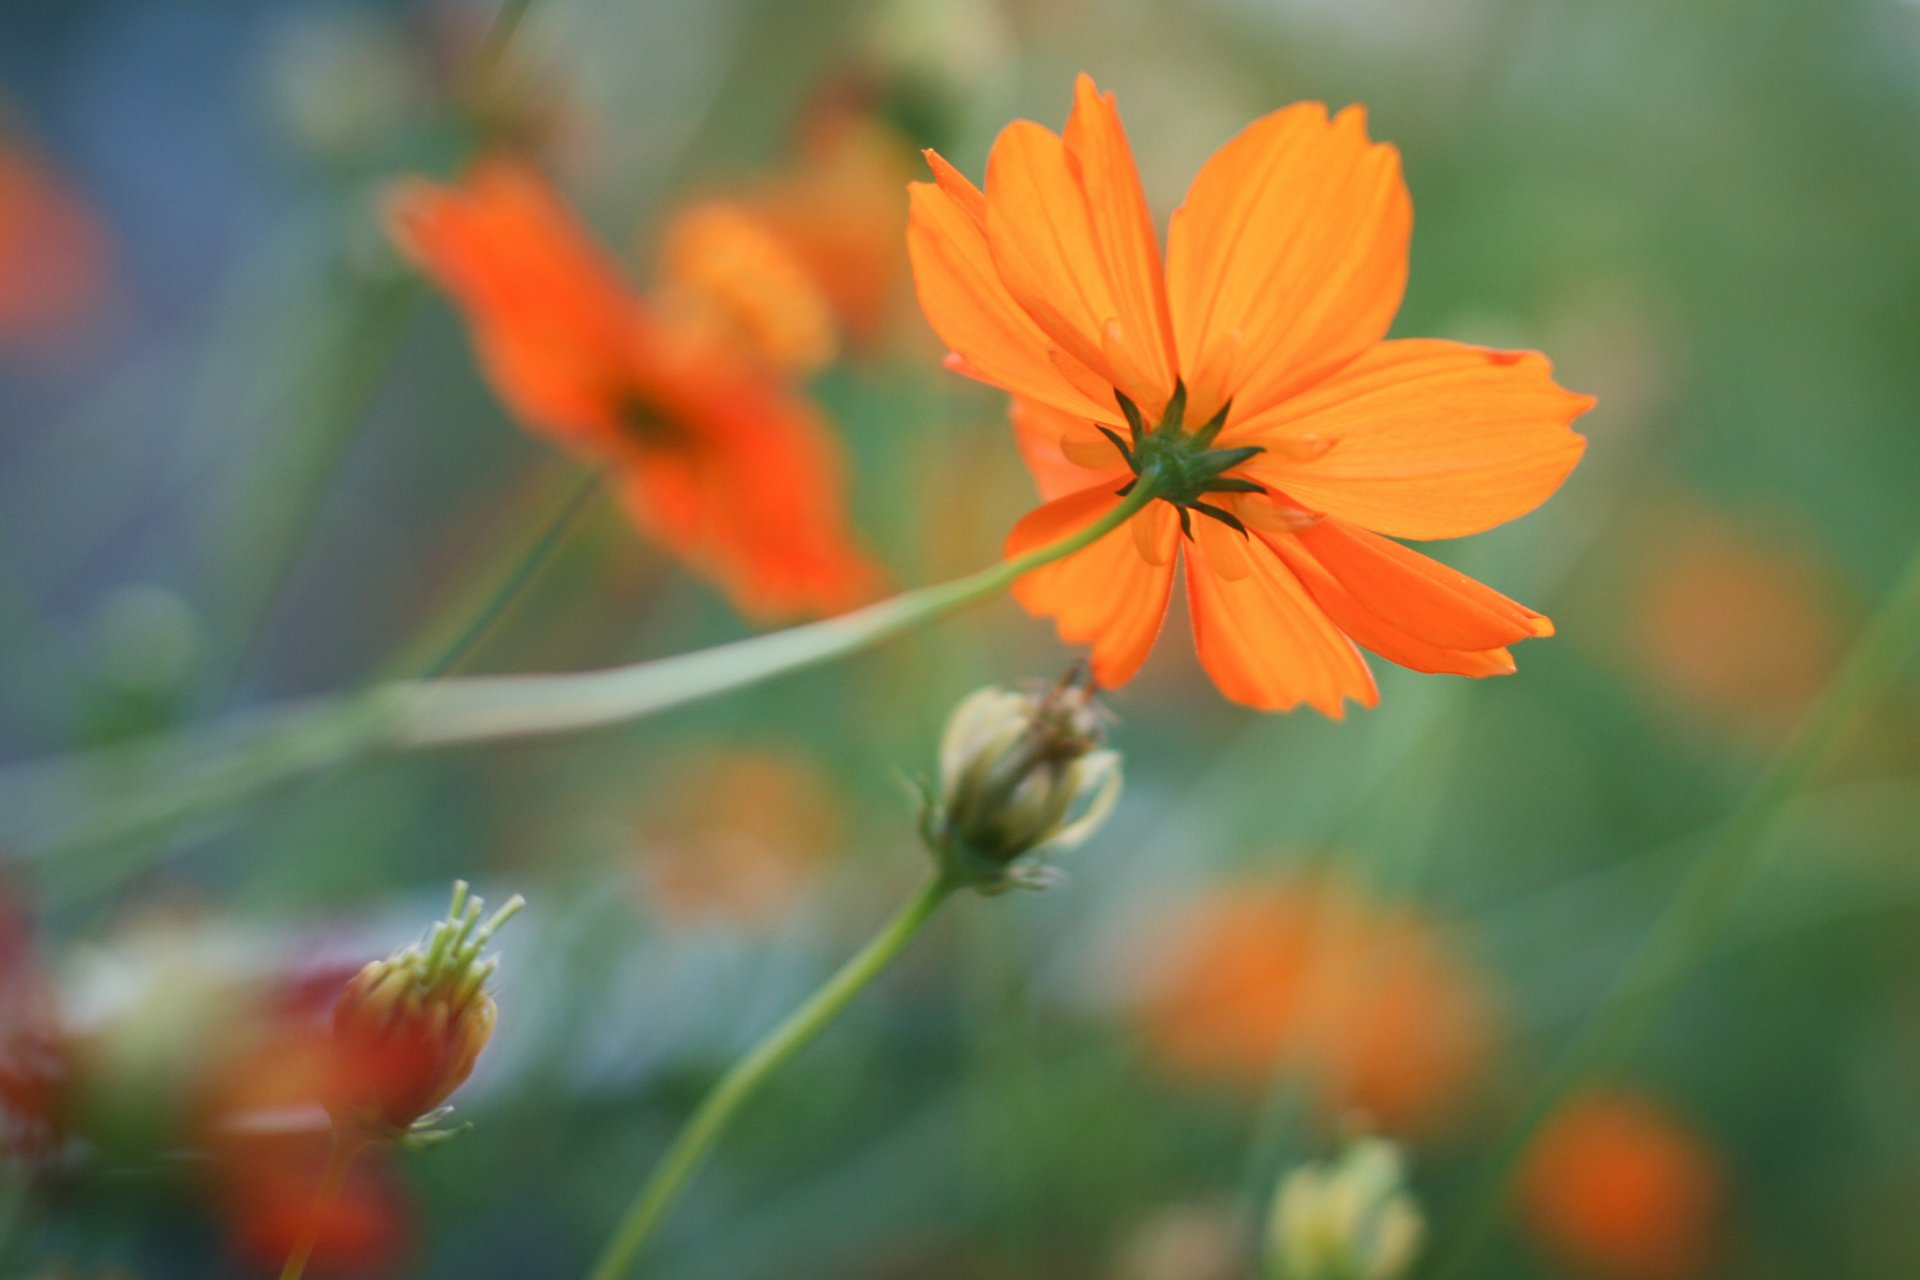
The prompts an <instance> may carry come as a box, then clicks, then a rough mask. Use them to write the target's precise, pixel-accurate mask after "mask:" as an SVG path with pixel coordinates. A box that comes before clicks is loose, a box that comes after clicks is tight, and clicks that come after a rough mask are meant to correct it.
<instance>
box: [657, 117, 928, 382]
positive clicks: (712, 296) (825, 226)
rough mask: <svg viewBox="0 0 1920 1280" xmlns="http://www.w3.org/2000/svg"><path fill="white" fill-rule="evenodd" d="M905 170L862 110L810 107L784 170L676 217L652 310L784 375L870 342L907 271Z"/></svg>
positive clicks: (897, 144)
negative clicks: (735, 346)
mask: <svg viewBox="0 0 1920 1280" xmlns="http://www.w3.org/2000/svg"><path fill="white" fill-rule="evenodd" d="M912 168H913V165H912V151H911V149H910V148H909V147H908V146H907V144H906V142H905V140H904V139H902V138H901V137H900V135H899V134H898V133H897V132H895V131H894V130H893V129H891V128H890V127H888V126H887V125H885V124H882V123H881V122H880V121H878V120H876V119H874V118H872V117H871V116H870V115H868V114H867V113H865V112H864V111H861V110H859V109H857V108H854V107H849V106H840V105H835V104H826V105H823V106H821V107H819V108H817V109H815V110H812V111H810V112H809V113H808V116H807V118H806V120H805V122H804V127H803V128H802V129H801V130H800V134H799V137H798V139H797V142H796V154H795V157H794V159H793V161H792V163H791V164H790V165H789V166H788V167H787V168H785V169H784V170H782V171H781V172H779V173H776V174H773V175H771V176H769V177H767V178H765V179H763V180H761V181H759V182H757V183H753V184H750V185H748V186H747V187H745V188H744V189H743V190H741V191H740V192H738V193H737V194H733V195H728V196H714V197H709V198H707V199H703V200H699V201H695V202H694V203H692V204H690V205H688V206H686V207H685V208H683V209H681V210H679V211H678V212H677V213H676V214H675V215H674V216H673V218H672V219H671V220H670V222H669V224H668V227H667V230H666V232H665V233H664V234H663V235H662V236H661V243H662V246H663V247H662V251H661V265H660V274H661V281H660V290H659V303H660V306H661V308H662V309H663V310H665V311H668V312H669V313H670V314H674V315H676V316H687V317H689V318H691V319H694V320H703V321H705V322H707V323H709V324H714V325H716V326H717V327H718V328H720V329H722V330H723V331H725V330H730V332H728V333H726V335H725V336H727V337H729V338H730V339H731V340H733V341H735V342H737V343H739V344H740V345H741V346H742V347H744V348H745V349H747V350H751V351H753V352H755V353H756V354H757V355H759V356H760V357H761V358H762V359H764V360H765V361H766V362H767V363H768V364H770V365H771V366H773V367H774V368H776V369H781V370H786V371H790V372H796V373H804V372H807V371H809V370H811V369H814V368H817V367H819V366H820V365H822V364H825V363H826V362H827V361H828V360H829V359H831V358H832V357H833V355H834V354H835V352H836V350H837V349H838V347H839V346H840V344H841V342H842V340H843V339H845V340H847V341H849V342H851V343H853V344H857V345H870V344H871V343H872V342H874V341H875V340H876V339H877V338H878V337H879V335H880V333H881V330H882V328H883V326H884V324H885V321H886V318H887V313H888V311H889V309H890V308H891V306H892V304H893V303H894V301H895V296H896V294H897V293H898V292H899V286H900V281H901V279H902V277H903V276H904V274H905V271H906V255H905V253H904V252H903V251H902V250H903V245H902V239H903V236H904V233H905V231H906V223H907V217H906V206H905V204H904V202H902V200H901V199H900V192H901V190H902V189H903V188H904V187H905V186H906V185H907V180H908V179H909V178H910V177H912Z"/></svg>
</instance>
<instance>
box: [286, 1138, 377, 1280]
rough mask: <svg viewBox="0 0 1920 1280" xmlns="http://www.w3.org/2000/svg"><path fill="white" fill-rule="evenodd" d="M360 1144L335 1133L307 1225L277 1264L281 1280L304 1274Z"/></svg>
mask: <svg viewBox="0 0 1920 1280" xmlns="http://www.w3.org/2000/svg"><path fill="white" fill-rule="evenodd" d="M360 1146H361V1144H360V1143H359V1142H358V1141H356V1140H353V1139H348V1138H342V1137H341V1136H340V1135H339V1134H338V1133H336V1134H334V1136H333V1141H332V1143H331V1144H330V1145H329V1147H328V1149H327V1172H326V1176H325V1177H323V1178H322V1179H321V1180H320V1190H319V1192H318V1194H316V1195H315V1196H314V1200H313V1209H312V1212H311V1215H310V1216H309V1218H308V1221H307V1225H306V1229H305V1230H303V1231H302V1232H301V1233H300V1238H299V1240H297V1241H296V1242H295V1243H294V1246H293V1251H292V1252H291V1253H289V1254H288V1255H287V1263H286V1265H285V1266H283V1267H281V1268H280V1280H300V1277H301V1276H302V1275H304V1274H306V1270H307V1261H308V1259H310V1258H312V1257H313V1251H314V1248H315V1247H316V1246H317V1245H318V1244H319V1243H320V1233H321V1231H322V1230H324V1229H325V1228H326V1225H327V1214H328V1213H329V1212H331V1211H332V1209H333V1202H334V1201H335V1200H338V1199H339V1198H340V1191H341V1188H343V1187H345V1186H346V1185H347V1170H348V1169H350V1168H352V1167H353V1158H354V1157H355V1156H357V1155H359V1154H360Z"/></svg>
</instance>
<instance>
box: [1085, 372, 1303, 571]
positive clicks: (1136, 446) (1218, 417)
mask: <svg viewBox="0 0 1920 1280" xmlns="http://www.w3.org/2000/svg"><path fill="white" fill-rule="evenodd" d="M1114 398H1115V399H1116V400H1118V401H1119V402H1120V412H1121V413H1122V414H1124V415H1125V416H1126V419H1127V430H1128V433H1129V435H1130V436H1131V441H1129V440H1127V439H1123V438H1122V437H1121V435H1120V433H1119V432H1118V431H1113V430H1110V429H1108V428H1106V427H1100V429H1099V430H1100V434H1102V435H1104V436H1105V437H1106V438H1107V439H1109V440H1111V441H1112V442H1113V447H1114V448H1116V449H1118V450H1119V451H1120V456H1121V457H1123V458H1125V459H1126V460H1127V466H1128V467H1130V468H1132V470H1133V474H1134V477H1135V479H1134V480H1130V481H1128V482H1127V484H1126V487H1124V488H1122V489H1121V490H1120V493H1121V494H1122V495H1123V496H1124V495H1126V494H1127V493H1130V492H1132V490H1133V486H1134V485H1135V484H1136V483H1137V482H1138V479H1139V477H1141V476H1144V475H1146V474H1147V473H1148V472H1152V473H1153V486H1154V495H1155V496H1156V497H1158V498H1159V499H1161V500H1162V501H1164V502H1170V503H1172V504H1173V506H1174V507H1175V508H1176V509H1177V510H1178V511H1179V512H1180V531H1181V532H1182V533H1184V534H1185V535H1186V536H1187V537H1189V538H1191V537H1193V525H1192V522H1191V517H1190V516H1189V514H1188V513H1189V512H1193V511H1198V512H1199V513H1200V514H1201V515H1203V516H1210V517H1212V518H1213V519H1215V520H1218V521H1219V522H1220V523H1221V524H1224V525H1226V526H1227V527H1228V528H1230V529H1234V530H1236V531H1237V532H1239V533H1240V534H1241V535H1242V536H1245V535H1246V532H1247V529H1246V526H1245V525H1243V524H1241V523H1240V518H1239V517H1238V516H1236V515H1234V514H1233V513H1232V512H1231V511H1228V510H1226V509H1225V508H1224V507H1220V506H1216V505H1215V504H1213V503H1211V502H1208V501H1207V500H1206V495H1208V494H1213V493H1264V492H1266V489H1265V487H1264V486H1262V485H1261V484H1259V483H1258V482H1256V481H1253V480H1248V479H1246V478H1244V477H1241V476H1230V475H1228V474H1227V472H1229V471H1231V470H1233V468H1235V467H1237V466H1239V465H1240V464H1241V463H1243V462H1245V461H1246V460H1247V459H1249V458H1251V457H1253V456H1254V455H1255V454H1257V453H1261V452H1264V451H1263V450H1262V449H1261V447H1260V446H1259V445H1245V446H1242V447H1240V448H1237V449H1216V448H1214V447H1213V442H1214V439H1215V438H1216V437H1218V436H1219V434H1220V429H1221V428H1222V427H1224V426H1226V425H1227V412H1228V410H1229V409H1231V408H1232V406H1231V405H1221V406H1220V411H1219V412H1218V413H1216V414H1214V415H1213V417H1211V418H1209V419H1207V421H1205V422H1204V423H1202V424H1200V425H1199V426H1198V427H1195V428H1194V429H1192V430H1188V429H1187V425H1186V411H1187V387H1186V384H1185V383H1183V382H1176V383H1174V384H1173V398H1172V399H1170V400H1168V401H1167V411H1166V413H1165V414H1163V415H1162V416H1161V419H1160V423H1159V425H1158V426H1155V427H1153V428H1152V429H1149V428H1148V427H1147V424H1146V420H1145V419H1144V418H1143V417H1142V416H1141V414H1140V407H1139V406H1138V405H1136V404H1134V402H1133V401H1131V400H1129V399H1127V397H1125V396H1123V395H1121V394H1120V393H1119V392H1117V391H1116V392H1115V393H1114ZM1096 425H1097V424H1096Z"/></svg>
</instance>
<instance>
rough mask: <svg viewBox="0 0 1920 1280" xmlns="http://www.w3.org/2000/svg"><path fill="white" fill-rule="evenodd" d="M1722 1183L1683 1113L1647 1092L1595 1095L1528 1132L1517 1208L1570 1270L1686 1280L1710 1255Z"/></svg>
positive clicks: (1714, 1159)
mask: <svg viewBox="0 0 1920 1280" xmlns="http://www.w3.org/2000/svg"><path fill="white" fill-rule="evenodd" d="M1725 1184H1726V1175H1725V1172H1724V1171H1723V1169H1722V1167H1721V1163H1720V1160H1719V1158H1718V1156H1717V1155H1716V1154H1715V1153H1714V1151H1713V1149H1712V1148H1711V1147H1710V1146H1709V1145H1708V1144H1707V1143H1706V1141H1705V1140H1704V1139H1703V1138H1702V1137H1701V1136H1700V1135H1699V1134H1698V1133H1697V1132H1696V1131H1695V1130H1694V1129H1693V1128H1691V1127H1690V1126H1689V1125H1688V1124H1687V1123H1686V1122H1685V1121H1683V1120H1681V1119H1680V1118H1679V1117H1677V1116H1675V1115H1674V1114H1672V1113H1671V1112H1670V1111H1669V1110H1667V1109H1666V1108H1665V1107H1663V1106H1661V1105H1660V1104H1658V1103H1656V1102H1654V1101H1653V1100H1651V1099H1649V1098H1645V1097H1641V1096H1638V1095H1635V1094H1631V1093H1606V1094H1597V1095H1593V1096H1590V1097H1587V1098H1584V1099H1580V1100H1578V1101H1576V1102H1573V1103H1571V1104H1569V1105H1568V1106H1566V1107H1565V1108H1563V1109H1562V1110H1561V1111H1560V1113H1559V1114H1558V1115H1556V1116H1555V1117H1554V1118H1553V1119H1551V1120H1549V1121H1548V1122H1547V1125H1546V1127H1545V1128H1544V1129H1543V1130H1542V1131H1541V1132H1540V1134H1539V1136H1538V1137H1536V1138H1535V1139H1534V1143H1533V1148H1532V1150H1531V1152H1530V1153H1529V1155H1528V1156H1527V1160H1526V1164H1525V1166H1524V1168H1523V1169H1522V1171H1521V1179H1520V1210H1521V1216H1522V1219H1523V1220H1524V1221H1525V1223H1526V1225H1527V1227H1528V1228H1529V1230H1530V1231H1531V1232H1532V1233H1533V1235H1534V1236H1535V1237H1536V1238H1537V1239H1538V1240H1539V1241H1540V1243H1541V1245H1542V1246H1543V1247H1544V1248H1546V1249H1548V1250H1549V1251H1551V1253H1552V1254H1553V1255H1554V1256H1555V1257H1556V1258H1558V1259H1560V1260H1562V1261H1563V1262H1564V1263H1565V1264H1566V1265H1567V1266H1569V1267H1574V1268H1578V1269H1579V1274H1582V1275H1591V1276H1598V1277H1608V1278H1609V1280H1611V1278H1613V1277H1618V1278H1619V1280H1691V1277H1694V1276H1698V1275H1701V1274H1702V1273H1704V1272H1705V1271H1706V1270H1707V1268H1708V1266H1709V1264H1710V1263H1711V1261H1712V1257H1713V1252H1714V1246H1715V1243H1716V1237H1717V1234H1718V1230H1719V1219H1720V1213H1721V1209H1722V1206H1723V1203H1724V1201H1725V1198H1726V1185H1725Z"/></svg>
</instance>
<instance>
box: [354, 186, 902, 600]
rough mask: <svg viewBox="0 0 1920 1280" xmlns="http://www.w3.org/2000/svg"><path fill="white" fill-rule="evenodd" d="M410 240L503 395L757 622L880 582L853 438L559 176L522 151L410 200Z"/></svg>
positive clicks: (406, 201) (397, 203)
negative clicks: (852, 457)
mask: <svg viewBox="0 0 1920 1280" xmlns="http://www.w3.org/2000/svg"><path fill="white" fill-rule="evenodd" d="M389 212H390V214H391V218H390V224H391V228H392V234H393V236H394V239H395V241H396V242H397V243H398V244H399V246H400V248H401V250H402V251H403V252H404V253H405V254H406V255H407V256H408V257H410V258H411V259H412V260H413V261H414V262H415V263H417V264H418V265H419V266H420V267H421V268H422V269H423V270H425V271H426V272H427V273H428V274H429V275H430V276H432V277H433V279H434V280H435V281H436V282H437V283H438V284H439V285H440V287H441V288H443V289H445V290H446V291H447V293H448V294H449V295H450V296H451V297H452V298H453V300H454V301H455V302H456V303H457V304H458V305H459V306H460V308H461V309H462V311H463V312H464V313H465V315H466V318H467V321H468V323H469V325H470V326H471V327H472V330H473V340H474V346H475V348H476V350H477V351H478V353H479V356H480V360H481V363H482V365H483V367H484V368H485V370H486V372H487V375H488V377H489V378H490V380H491V381H492V383H493V385H494V388H495V390H496V391H497V392H498V393H499V395H500V396H501V398H502V399H503V400H505V401H506V403H507V407H508V408H509V410H511V411H512V413H513V414H514V415H515V416H516V417H518V418H519V419H520V420H521V421H522V423H523V424H525V425H526V426H527V427H528V428H530V429H531V430H533V431H535V432H537V433H539V434H541V435H544V436H546V437H548V438H549V439H551V440H553V441H554V442H555V443H557V444H559V445H561V446H562V447H564V448H566V449H568V450H569V451H570V452H572V453H574V454H575V455H577V456H579V457H581V458H583V459H586V460H588V461H590V462H592V463H595V464H597V465H603V466H607V467H609V468H610V469H611V470H612V471H613V473H614V474H615V475H616V476H617V477H618V480H619V485H620V491H621V496H622V499H623V501H624V504H625V506H626V508H627V510H628V512H629V513H630V515H631V516H632V518H633V520H634V522H635V524H637V525H638V526H639V527H640V529H641V530H642V531H643V532H645V533H646V534H648V535H649V536H650V537H652V538H654V539H655V540H656V541H658V542H660V543H661V544H662V545H663V546H665V547H667V548H668V549H669V550H670V551H672V552H673V553H674V554H675V555H677V556H679V557H680V558H681V559H682V560H684V561H686V562H687V563H688V564H689V565H691V566H693V567H694V568H695V569H696V570H698V571H699V572H701V573H703V574H705V575H707V576H708V577H710V578H712V579H714V580H715V581H717V582H718V583H719V584H721V585H722V586H723V587H724V588H725V589H726V590H727V591H728V593H729V594H730V595H731V596H732V598H733V600H734V602H735V604H736V605H737V606H738V607H739V608H740V609H741V610H742V611H743V612H745V613H748V614H750V615H752V616H755V617H768V616H777V615H782V614H791V613H800V612H818V611H833V610H837V609H840V608H843V607H846V606H848V605H852V604H855V603H858V602H859V601H860V600H862V599H863V598H865V597H866V596H867V595H868V594H869V592H870V591H871V589H872V586H873V584H874V580H875V574H874V570H873V567H872V565H871V563H870V562H869V561H868V560H867V558H866V557H865V555H864V554H863V553H862V552H861V551H860V550H859V548H858V547H857V546H856V545H855V541H854V537H853V533H852V530H851V528H850V527H849V525H848V520H847V513H846V507H845V487H846V486H845V480H844V476H843V467H842V462H841V457H840V451H839V448H838V444H837V442H836V441H835V439H834V437H833V434H832V432H831V431H830V430H829V428H828V426H827V424H826V423H825V421H824V420H823V419H822V417H821V415H820V414H819V412H818V411H817V410H816V409H815V408H814V407H813V406H812V405H811V404H810V403H809V402H808V401H807V400H806V399H805V398H804V397H802V396H800V395H798V394H797V393H796V392H795V391H794V390H792V389H791V388H790V387H789V386H788V385H787V384H786V382H785V381H784V380H783V379H782V378H781V377H779V376H778V375H777V373H776V371H775V370H772V369H769V368H768V367H766V365H765V363H764V362H763V361H762V360H761V358H760V357H759V355H758V353H757V352H756V351H754V350H752V349H746V348H743V347H741V346H740V345H737V344H735V343H732V342H729V341H726V340H723V339H720V338H718V337H716V335H715V333H714V331H713V330H712V329H711V328H710V327H708V326H706V325H704V324H701V325H691V326H687V327H682V326H679V325H676V324H675V323H673V322H672V321H671V320H670V319H669V318H668V317H667V316H665V315H663V314H662V313H661V312H659V311H658V310H656V309H655V308H654V307H652V306H650V305H648V303H647V302H646V301H645V300H644V299H642V298H641V297H640V296H639V295H638V294H636V293H635V292H634V291H633V290H632V289H631V288H630V287H629V286H628V285H627V284H626V283H625V282H624V281H623V280H622V279H621V276H620V274H619V271H618V269H617V267H616V266H615V264H614V263H613V262H612V261H610V260H609V259H608V258H607V256H606V255H605V254H604V253H602V251H601V250H600V248H599V247H598V246H597V245H595V244H594V243H593V241H592V239H591V237H590V236H589V234H588V232H587V231H586V229H585V228H584V227H582V226H581V225H580V224H579V223H578V222H577V221H576V220H575V219H574V217H573V216H572V214H570V213H569V212H568V211H567V209H566V208H565V206H564V205H562V204H561V202H560V200H559V198H558V197H557V196H556V195H555V194H554V192H553V191H552V189H551V188H550V187H549V186H548V185H547V183H546V182H545V180H544V179H542V178H541V177H540V176H539V175H538V174H536V173H535V172H533V171H532V170H531V169H530V168H527V167H525V166H523V165H519V164H516V163H514V162H512V161H508V160H500V159H496V160H491V161H487V162H483V163H482V164H480V165H479V166H478V167H477V168H476V169H475V170H474V171H473V172H472V173H471V174H470V175H468V177H467V178H466V179H465V180H464V181H463V182H462V183H461V184H460V185H459V186H456V187H446V186H441V185H438V184H435V183H431V182H426V181H423V180H414V181H410V182H408V183H406V184H404V185H402V186H401V187H400V188H399V189H398V190H396V191H395V192H394V194H393V197H392V200H391V203H390V210H389Z"/></svg>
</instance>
